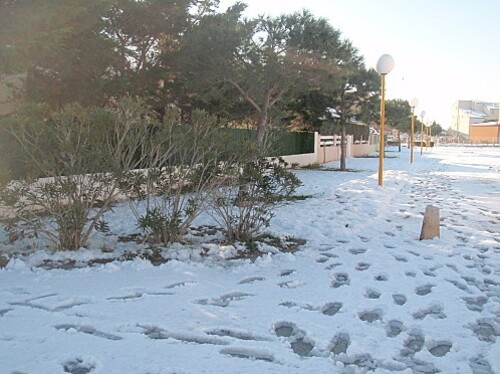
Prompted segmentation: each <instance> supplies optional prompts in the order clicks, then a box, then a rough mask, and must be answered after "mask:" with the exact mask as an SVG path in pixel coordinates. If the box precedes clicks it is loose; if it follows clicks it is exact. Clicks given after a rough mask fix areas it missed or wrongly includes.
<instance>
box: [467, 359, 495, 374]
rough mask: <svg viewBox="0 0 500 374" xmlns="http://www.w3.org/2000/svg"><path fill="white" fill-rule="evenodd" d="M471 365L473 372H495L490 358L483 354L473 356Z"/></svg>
mask: <svg viewBox="0 0 500 374" xmlns="http://www.w3.org/2000/svg"><path fill="white" fill-rule="evenodd" d="M469 366H470V368H471V370H472V374H495V372H494V371H493V368H492V367H491V365H490V363H489V362H488V360H486V359H485V358H484V357H482V356H476V357H473V358H471V360H470V363H469Z"/></svg>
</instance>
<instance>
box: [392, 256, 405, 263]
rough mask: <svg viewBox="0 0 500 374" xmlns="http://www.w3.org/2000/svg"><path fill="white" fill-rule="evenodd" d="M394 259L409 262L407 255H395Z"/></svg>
mask: <svg viewBox="0 0 500 374" xmlns="http://www.w3.org/2000/svg"><path fill="white" fill-rule="evenodd" d="M394 259H395V260H396V261H399V262H408V259H407V258H406V257H405V256H400V255H394Z"/></svg>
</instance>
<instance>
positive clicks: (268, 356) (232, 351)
mask: <svg viewBox="0 0 500 374" xmlns="http://www.w3.org/2000/svg"><path fill="white" fill-rule="evenodd" d="M220 354H223V355H227V356H231V357H237V358H244V359H248V360H252V361H255V360H257V361H266V362H275V358H274V355H273V354H272V352H270V351H269V350H267V349H261V348H249V347H229V348H222V349H221V350H220Z"/></svg>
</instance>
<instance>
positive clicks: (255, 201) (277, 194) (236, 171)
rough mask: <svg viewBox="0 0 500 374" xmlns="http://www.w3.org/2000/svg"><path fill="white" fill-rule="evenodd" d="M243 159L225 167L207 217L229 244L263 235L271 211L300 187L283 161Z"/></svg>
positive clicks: (247, 157)
mask: <svg viewBox="0 0 500 374" xmlns="http://www.w3.org/2000/svg"><path fill="white" fill-rule="evenodd" d="M246 155H247V156H246V157H245V158H243V159H236V160H234V161H231V162H227V163H226V164H225V166H224V168H223V171H222V175H223V178H224V179H225V183H223V184H221V185H219V186H217V187H215V188H214V189H213V190H212V193H211V195H210V199H209V202H208V212H209V214H210V215H211V216H212V217H213V218H214V219H215V220H216V221H217V222H218V223H219V224H220V225H221V226H222V227H223V228H224V230H225V232H226V238H227V240H228V241H230V242H232V241H242V242H249V241H252V240H254V239H255V238H256V237H257V236H258V235H260V234H262V233H263V231H264V230H265V229H266V228H267V227H268V226H269V224H270V221H271V218H272V217H273V209H274V208H276V207H278V206H280V205H282V204H284V203H286V202H287V198H288V197H290V196H291V195H292V194H293V193H294V192H295V190H296V189H297V187H298V186H299V185H300V181H299V179H298V178H297V177H296V176H295V175H294V174H293V173H292V172H290V171H288V170H286V166H287V165H286V163H285V162H284V161H283V159H280V158H272V159H269V158H265V157H261V156H258V155H257V156H255V155H252V154H251V153H250V156H249V154H248V153H247V154H246Z"/></svg>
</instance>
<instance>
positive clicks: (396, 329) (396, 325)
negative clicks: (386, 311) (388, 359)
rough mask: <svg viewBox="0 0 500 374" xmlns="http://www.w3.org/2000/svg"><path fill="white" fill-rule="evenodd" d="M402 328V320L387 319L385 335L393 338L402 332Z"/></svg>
mask: <svg viewBox="0 0 500 374" xmlns="http://www.w3.org/2000/svg"><path fill="white" fill-rule="evenodd" d="M403 329H404V326H403V322H401V321H398V320H392V321H389V323H388V325H387V336H388V337H389V338H395V337H396V336H398V335H399V334H401V332H403Z"/></svg>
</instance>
